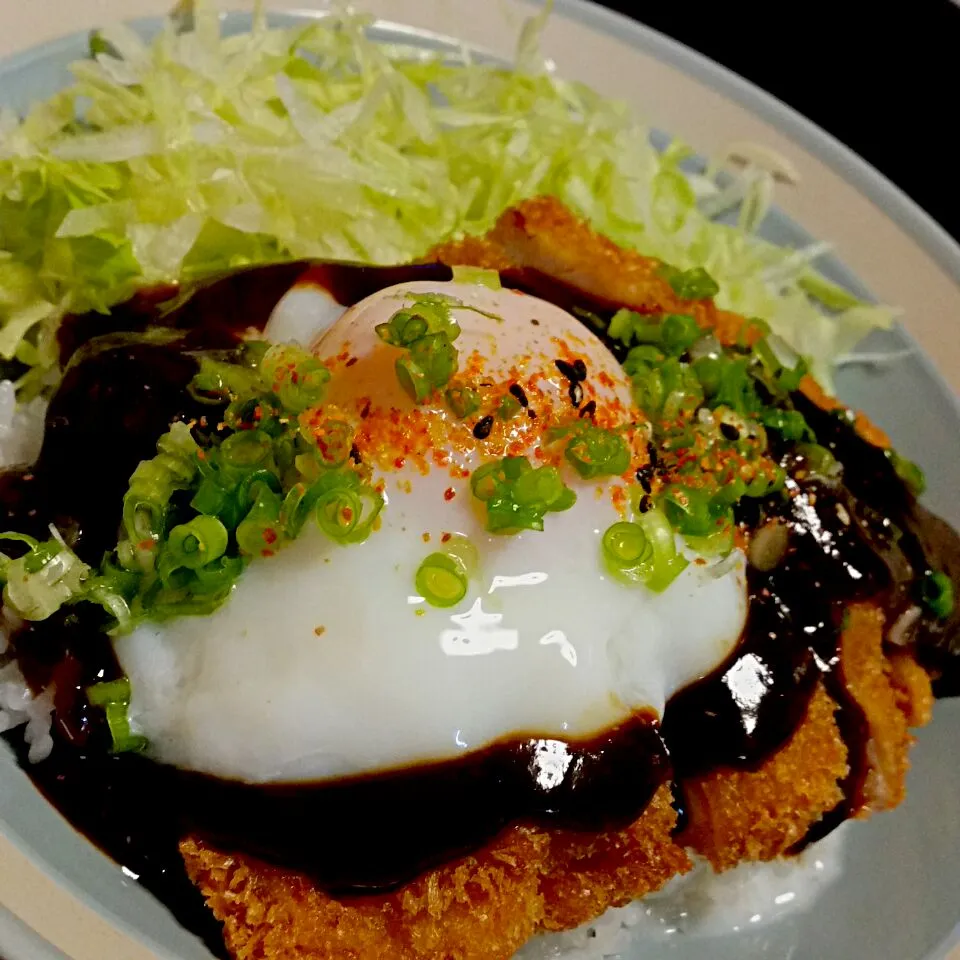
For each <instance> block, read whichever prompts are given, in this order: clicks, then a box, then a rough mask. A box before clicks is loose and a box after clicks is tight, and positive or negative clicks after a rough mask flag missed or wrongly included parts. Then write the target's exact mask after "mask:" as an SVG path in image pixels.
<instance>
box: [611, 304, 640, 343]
mask: <svg viewBox="0 0 960 960" xmlns="http://www.w3.org/2000/svg"><path fill="white" fill-rule="evenodd" d="M642 320H643V318H642V317H641V316H640V314H639V313H634V312H633V311H632V310H628V309H627V308H626V307H622V308H621V309H620V310H618V311H617V312H616V313H615V314H614V315H613V316H612V317H611V318H610V325H609V326H608V327H607V335H608V336H609V337H610V338H611V339H613V340H620V341H621V342H622V343H625V344H629V343H630V341H631V340H633V329H634V327H635V326H636V324H637V322H638V321H640V322H642Z"/></svg>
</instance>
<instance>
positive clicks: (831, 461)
mask: <svg viewBox="0 0 960 960" xmlns="http://www.w3.org/2000/svg"><path fill="white" fill-rule="evenodd" d="M796 453H797V455H798V456H800V457H802V458H803V460H804V463H805V465H806V468H807V470H808V471H809V472H810V473H811V474H813V476H815V477H821V478H822V479H824V480H836V479H837V478H838V477H839V476H840V474H841V473H842V472H843V467H842V466H841V464H840V462H839V461H838V460H837V458H836V457H835V456H834V455H833V454H832V453H831V452H830V451H829V450H828V449H827V448H826V447H822V446H820V444H817V443H801V444H798V445H797V448H796Z"/></svg>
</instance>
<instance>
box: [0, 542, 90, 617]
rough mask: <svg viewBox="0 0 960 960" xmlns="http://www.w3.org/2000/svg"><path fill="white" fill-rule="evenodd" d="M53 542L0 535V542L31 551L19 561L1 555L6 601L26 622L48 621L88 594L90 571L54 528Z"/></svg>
mask: <svg viewBox="0 0 960 960" xmlns="http://www.w3.org/2000/svg"><path fill="white" fill-rule="evenodd" d="M51 531H52V532H53V533H54V536H53V538H52V539H51V540H48V541H45V542H39V541H37V540H35V539H34V538H33V537H27V536H25V535H23V534H17V533H6V534H0V540H11V541H16V542H20V543H26V544H27V546H29V547H30V549H29V550H28V551H27V552H26V553H25V554H24V555H23V556H22V557H19V558H17V559H16V560H11V559H10V558H9V557H7V556H6V555H4V554H2V553H0V579H3V580H4V581H5V586H4V588H3V602H4V603H5V604H6V605H7V606H8V607H9V608H10V609H11V610H12V611H13V612H14V613H16V614H17V616H19V617H20V618H21V619H23V620H34V621H36V620H46V619H47V617H49V616H51V615H52V614H54V613H56V611H57V610H59V609H60V608H61V607H62V606H63V605H64V604H66V603H72V602H75V601H77V600H80V599H82V598H83V597H84V595H85V593H86V582H87V580H88V578H89V577H90V574H91V572H92V571H91V570H90V567H89V566H87V564H85V563H84V562H83V561H82V560H81V559H80V558H79V557H78V556H77V555H76V554H75V553H74V552H73V551H72V550H71V549H70V548H69V547H68V546H67V545H66V544H65V543H64V542H63V540H61V539H60V536H59V534H58V533H57V532H56V530H55V528H53V527H51Z"/></svg>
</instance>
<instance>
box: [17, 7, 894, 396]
mask: <svg viewBox="0 0 960 960" xmlns="http://www.w3.org/2000/svg"><path fill="white" fill-rule="evenodd" d="M545 15H546V11H544V13H543V14H541V15H540V16H539V17H537V18H533V20H532V21H530V22H529V23H528V24H527V26H526V27H525V28H524V29H523V31H522V33H521V37H520V42H519V45H518V53H517V63H516V66H517V69H516V70H514V71H508V70H503V69H500V68H497V67H495V66H491V65H487V64H478V63H473V62H471V61H470V60H469V58H467V57H464V58H463V62H462V63H451V62H449V60H448V61H443V60H441V59H439V58H429V57H426V58H425V57H422V56H420V57H411V56H410V51H408V50H403V49H401V48H400V47H390V46H383V45H378V44H376V43H374V42H373V41H372V40H370V39H369V38H368V37H367V35H366V27H367V26H368V24H369V22H370V21H369V18H367V17H363V16H357V15H354V14H351V13H343V12H339V13H335V14H332V15H330V16H328V17H325V18H323V19H321V20H319V21H315V22H311V23H309V24H307V25H304V26H300V27H295V28H286V29H270V28H268V27H267V26H266V22H265V18H264V17H263V16H257V17H255V20H254V27H253V30H252V31H251V32H250V33H247V34H244V35H241V36H231V37H223V36H221V33H220V26H219V21H218V18H217V16H216V14H215V11H214V10H213V9H212V8H211V6H210V5H209V3H206V2H197V3H182V4H181V5H180V7H179V8H178V10H177V11H176V13H175V14H174V15H172V16H171V18H170V20H169V22H168V23H167V25H166V28H165V29H164V30H162V31H161V33H160V34H159V35H158V36H157V37H156V39H155V40H154V41H153V42H151V43H149V44H148V43H146V42H144V41H143V40H142V39H141V38H140V37H138V36H137V35H136V34H135V33H134V32H133V31H132V30H130V29H129V28H127V27H123V26H114V27H110V28H107V29H104V30H102V31H100V32H98V33H97V34H96V35H95V36H94V37H93V38H92V42H91V57H90V58H89V59H87V60H84V61H81V62H78V63H75V64H73V66H72V68H71V70H72V74H73V82H72V84H71V85H70V86H69V87H68V88H67V89H66V90H64V91H62V92H60V93H58V94H57V95H56V96H54V97H52V98H50V99H48V100H46V101H42V102H40V103H37V104H36V105H35V106H34V107H33V108H32V109H31V110H30V111H29V113H28V114H27V115H26V116H25V117H23V118H19V117H17V116H15V115H14V114H13V113H11V112H10V111H9V110H6V111H0V358H2V360H4V361H17V362H18V363H19V364H20V366H19V367H18V370H19V371H20V373H21V377H20V380H19V384H18V385H19V387H20V388H21V391H27V390H33V391H35V390H38V389H41V388H42V387H43V385H44V383H45V382H48V381H49V378H50V376H51V374H50V371H51V370H52V369H53V368H54V366H55V350H54V336H53V335H54V333H55V331H56V328H57V325H58V323H59V322H60V319H61V318H62V317H63V315H64V314H65V313H66V312H69V311H87V310H99V311H106V310H108V309H109V308H110V306H111V305H113V304H115V303H117V302H119V301H121V300H123V299H125V298H127V297H129V296H130V295H131V294H132V293H133V291H134V290H135V289H137V288H139V287H142V286H144V285H147V284H154V283H159V282H167V281H176V280H179V281H189V280H192V279H195V278H198V277H202V276H205V275H208V274H211V273H214V272H218V271H222V270H225V269H229V268H232V267H238V266H241V265H247V264H255V263H263V262H272V261H277V260H283V259H287V258H292V257H296V258H299V257H318V258H334V259H344V260H355V261H363V262H369V263H396V262H401V261H406V260H409V259H412V258H414V257H418V256H421V255H423V254H424V253H425V251H427V250H428V249H429V248H430V247H431V246H433V245H434V244H436V243H438V242H441V241H443V240H446V239H448V238H451V237H453V236H458V235H462V234H465V233H480V232H483V231H485V230H487V229H488V228H489V227H490V226H491V225H492V224H493V222H494V221H495V219H496V218H497V216H498V215H499V214H500V213H501V212H502V211H503V210H504V209H505V208H506V207H509V206H510V205H512V204H515V203H517V202H518V201H519V200H521V199H523V198H525V197H529V196H532V195H536V194H552V195H554V196H557V197H559V198H560V199H561V200H562V201H564V202H565V203H566V204H567V205H569V206H570V207H571V208H572V209H574V210H575V211H576V212H577V213H579V214H581V215H583V216H585V217H587V218H588V219H589V220H590V221H591V222H592V224H593V225H594V227H595V228H596V229H598V230H600V231H601V232H603V233H605V234H606V235H608V236H609V237H611V238H612V239H614V240H615V241H617V242H618V243H620V244H623V245H625V246H628V247H634V248H636V249H638V250H640V251H641V252H643V253H645V254H649V255H652V256H656V257H659V258H661V259H663V260H664V261H666V262H668V263H670V264H672V265H674V266H675V267H676V268H677V269H678V270H680V271H689V270H692V269H695V268H704V269H705V270H706V271H708V272H709V275H710V276H711V277H713V278H714V279H715V280H716V282H717V284H718V285H719V293H718V295H717V300H718V302H719V304H720V305H721V306H724V307H728V308H731V309H734V310H737V311H740V312H742V313H743V314H744V315H746V316H762V317H764V318H765V319H766V320H767V321H768V322H769V323H770V325H771V327H772V329H773V330H774V331H775V332H777V333H779V334H780V335H781V336H783V337H784V338H785V339H786V340H788V341H789V342H791V343H792V344H793V345H794V346H795V347H796V348H797V349H799V350H800V351H802V352H803V353H804V354H805V355H807V356H808V357H809V358H810V361H811V366H812V370H813V372H814V373H816V374H817V375H819V376H820V377H821V378H822V379H824V380H826V381H827V382H828V383H829V372H830V365H831V362H832V360H833V359H834V358H835V357H836V356H837V355H838V354H840V353H842V352H843V350H844V349H848V348H849V343H850V341H851V340H856V339H857V338H858V337H859V336H860V335H861V333H862V332H863V331H864V330H866V329H869V328H870V327H873V326H886V325H888V324H889V323H890V322H891V319H892V313H891V312H890V311H889V310H887V309H886V308H882V307H876V306H870V305H867V304H862V303H860V302H858V301H857V300H856V298H854V297H852V296H850V295H849V294H848V293H847V292H846V291H844V290H842V289H841V288H838V287H836V286H835V285H833V284H831V283H829V282H828V281H826V280H825V279H824V278H822V277H820V276H819V275H818V274H817V273H816V271H815V270H814V268H813V265H812V263H811V262H810V260H809V258H807V257H805V256H804V255H803V252H802V251H801V252H799V254H800V255H798V251H791V250H785V249H781V248H778V247H776V246H773V245H771V244H769V243H767V242H765V241H763V240H761V239H759V238H758V237H757V236H756V235H755V234H754V230H755V229H756V228H757V227H758V226H759V224H760V223H761V222H762V220H763V217H764V216H765V214H766V211H767V209H768V207H769V203H770V197H771V194H772V175H770V174H767V173H764V172H763V171H762V170H760V171H759V172H758V171H757V170H756V169H751V170H750V171H748V173H747V174H745V175H744V176H743V177H742V178H741V179H740V180H737V181H735V183H734V187H733V188H732V192H731V188H730V187H729V186H727V187H724V188H723V189H721V188H720V187H718V186H717V182H716V180H715V179H714V178H713V176H712V171H708V175H703V176H693V177H691V176H689V175H688V174H687V173H686V172H684V170H683V169H682V168H681V164H682V163H683V161H684V160H686V159H687V158H688V157H689V155H690V151H689V149H688V148H687V147H686V146H684V145H683V144H680V143H674V144H672V145H671V146H670V147H669V148H668V149H667V150H666V151H664V152H662V153H661V152H658V151H657V150H655V149H654V148H653V147H652V146H651V143H650V138H649V130H648V129H647V128H646V127H645V126H644V125H642V124H641V123H640V122H638V121H637V119H636V118H635V117H634V116H633V114H632V113H631V110H630V109H629V108H628V107H627V106H626V105H625V104H623V103H620V102H616V101H612V100H609V99H606V98H604V97H601V96H600V95H598V94H597V93H595V92H593V91H591V90H590V89H588V88H587V87H586V86H584V85H582V84H579V83H575V82H570V81H566V80H562V79H560V78H558V77H556V76H554V75H553V74H552V73H551V72H550V71H549V70H547V69H546V68H545V67H544V64H543V59H542V57H541V56H540V54H539V52H538V40H539V34H540V31H541V29H542V26H543V17H544V16H545ZM654 95H655V93H654V92H653V91H651V92H650V96H651V97H652V96H654ZM731 204H733V205H739V222H738V223H737V224H736V225H733V226H726V225H722V224H720V223H718V222H716V220H715V219H714V215H715V214H716V213H722V212H724V210H725V209H726V208H727V207H729V206H730V205H731ZM814 253H816V251H814ZM818 300H823V301H825V302H826V304H827V305H828V306H829V307H831V308H837V312H836V313H835V314H834V315H831V316H826V315H825V314H824V313H823V312H821V310H820V309H819V307H818ZM45 378H46V379H45Z"/></svg>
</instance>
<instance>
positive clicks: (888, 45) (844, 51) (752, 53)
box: [603, 0, 960, 239]
mask: <svg viewBox="0 0 960 960" xmlns="http://www.w3.org/2000/svg"><path fill="white" fill-rule="evenodd" d="M603 2H604V5H605V6H608V7H610V8H612V9H615V10H618V11H620V12H621V13H626V14H628V15H630V16H632V17H634V18H635V19H637V20H640V21H642V22H643V23H645V24H647V25H648V26H650V27H653V28H654V29H656V30H660V31H661V32H663V33H665V34H667V35H669V36H671V37H673V38H674V39H676V40H679V41H680V42H681V43H685V44H686V45H687V46H690V47H693V48H694V49H695V50H698V51H699V52H701V53H703V54H706V55H707V56H708V57H710V58H711V59H713V60H716V61H717V62H718V63H721V64H723V65H724V66H726V67H729V68H730V69H731V70H733V71H734V72H735V73H739V74H740V75H741V76H743V77H745V78H746V79H748V80H751V81H752V82H753V83H755V84H757V85H758V86H760V87H762V88H763V89H764V90H766V91H767V92H768V93H772V94H773V95H774V96H776V97H778V98H779V99H780V100H783V101H784V102H786V103H788V104H790V106H792V107H794V108H795V109H796V110H798V111H799V112H800V113H802V114H804V115H805V116H806V117H808V118H809V119H810V120H813V121H814V122H815V123H817V124H819V125H820V126H821V127H823V128H824V129H825V130H827V131H829V132H830V133H832V134H833V135H834V136H835V137H837V138H838V139H840V140H841V141H843V142H844V143H845V144H846V145H847V146H848V147H850V148H851V149H853V150H855V151H856V152H857V153H859V154H860V155H861V156H862V157H864V158H865V159H866V160H868V161H869V162H870V163H872V164H873V165H874V166H875V167H877V168H878V169H879V170H881V171H882V172H883V173H884V174H886V176H887V177H889V178H890V179H891V180H892V181H893V182H894V183H896V184H897V185H898V186H899V187H900V188H901V189H902V190H904V191H905V192H906V193H908V194H909V195H910V196H911V197H912V198H913V199H914V200H916V201H917V203H919V204H920V205H921V206H922V207H924V208H925V209H926V210H927V211H928V212H929V213H930V214H932V215H933V217H935V218H936V219H937V220H938V221H940V223H941V224H942V225H943V226H944V227H946V229H947V230H949V231H950V232H951V233H952V234H953V235H954V237H957V238H958V239H960V163H958V162H957V152H956V148H955V147H951V146H950V145H951V144H954V143H960V7H957V6H955V5H954V4H953V3H952V2H951V0H874V2H872V3H869V4H867V3H857V2H851V0H835V2H834V3H830V4H828V3H822V2H818V0H794V2H790V0H770V2H768V3H766V4H762V5H761V4H753V3H737V2H735V0H727V2H723V0H709V2H707V0H658V2H650V0H603Z"/></svg>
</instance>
